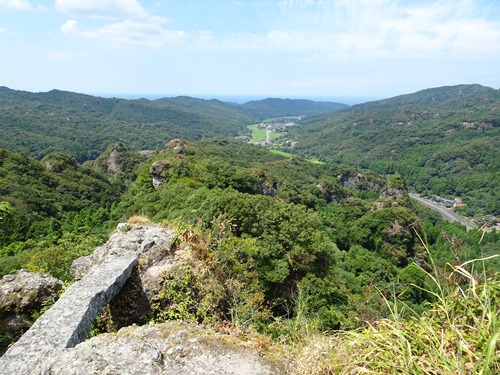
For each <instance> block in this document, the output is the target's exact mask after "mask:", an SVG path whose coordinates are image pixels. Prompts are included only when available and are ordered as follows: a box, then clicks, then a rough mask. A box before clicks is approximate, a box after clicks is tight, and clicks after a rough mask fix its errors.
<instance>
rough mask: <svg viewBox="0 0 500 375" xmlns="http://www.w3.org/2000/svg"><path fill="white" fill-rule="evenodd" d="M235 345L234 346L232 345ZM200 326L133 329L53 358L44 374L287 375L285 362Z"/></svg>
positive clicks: (170, 324)
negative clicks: (263, 354)
mask: <svg viewBox="0 0 500 375" xmlns="http://www.w3.org/2000/svg"><path fill="white" fill-rule="evenodd" d="M230 340H232V341H230ZM238 341H239V340H237V339H235V338H229V337H227V336H224V335H222V334H217V333H215V332H213V331H210V330H208V329H204V328H202V327H200V326H197V325H194V324H189V323H184V322H179V321H171V322H167V323H163V324H156V325H146V326H141V327H137V326H131V327H126V328H122V329H121V330H120V331H119V332H118V333H116V334H103V335H100V336H97V337H93V338H92V339H90V340H88V341H85V342H83V343H81V344H79V345H77V346H76V347H74V348H72V349H66V350H64V351H61V352H58V353H54V354H53V355H52V356H50V357H49V358H48V360H46V361H45V363H44V364H43V366H42V367H41V368H40V373H43V374H61V375H63V374H64V375H65V374H74V375H80V374H81V375H93V374H95V375H97V374H121V375H128V374H130V375H136V374H144V375H146V374H148V375H149V374H151V375H152V374H158V375H160V374H204V375H219V374H226V375H230V374H234V375H238V374H240V375H254V374H255V375H257V374H259V375H266V374H269V375H271V374H273V375H274V374H278V375H279V374H284V373H285V369H284V365H283V363H282V362H277V361H270V360H268V359H266V357H264V356H262V355H261V354H260V353H259V352H257V351H256V350H252V349H248V348H244V346H243V343H242V342H238Z"/></svg>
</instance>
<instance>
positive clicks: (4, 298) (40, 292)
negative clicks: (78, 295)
mask: <svg viewBox="0 0 500 375" xmlns="http://www.w3.org/2000/svg"><path fill="white" fill-rule="evenodd" d="M62 288H63V283H62V281H60V280H57V279H56V278H54V277H52V276H50V275H48V274H39V273H33V272H28V271H26V270H20V271H19V273H17V274H16V275H5V276H4V277H3V278H2V279H1V280H0V335H7V336H9V337H12V338H13V339H16V338H18V336H20V335H21V334H22V333H23V332H24V331H26V330H27V329H28V328H29V327H30V326H31V324H32V323H33V318H32V316H33V313H35V312H37V311H39V310H40V309H41V308H42V307H43V305H44V303H45V302H46V301H48V300H49V299H51V298H54V299H55V298H57V297H58V292H59V291H60V290H61V289H62Z"/></svg>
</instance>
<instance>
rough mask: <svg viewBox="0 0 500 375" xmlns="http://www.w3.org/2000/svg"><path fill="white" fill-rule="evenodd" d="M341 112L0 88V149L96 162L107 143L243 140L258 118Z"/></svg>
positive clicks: (295, 104)
mask: <svg viewBox="0 0 500 375" xmlns="http://www.w3.org/2000/svg"><path fill="white" fill-rule="evenodd" d="M343 107H344V105H341V104H337V103H327V102H314V101H309V100H288V99H287V100H282V99H266V100H261V101H255V102H249V103H248V104H246V105H233V104H229V103H224V102H221V101H219V100H215V99H213V100H203V99H196V98H191V97H187V96H180V97H175V98H162V99H157V100H148V99H137V100H126V99H118V98H111V99H110V98H100V97H95V96H90V95H84V94H78V93H73V92H66V91H59V90H52V91H49V92H44V93H31V92H26V91H18V90H12V89H9V88H7V87H2V88H0V131H1V132H2V134H3V136H2V138H1V139H0V147H1V148H5V149H8V150H10V151H13V152H23V153H26V154H27V155H30V156H32V157H35V158H41V157H43V156H44V155H46V154H47V153H49V152H66V153H69V154H71V155H73V156H74V157H75V158H76V159H77V160H78V161H79V162H83V161H85V160H91V159H95V158H96V157H97V156H99V155H100V154H101V153H102V152H103V151H104V150H105V149H106V148H107V147H108V146H109V145H110V144H112V143H117V142H122V143H124V144H126V145H127V146H128V147H130V148H132V149H136V150H141V149H142V150H144V149H159V148H161V147H162V146H163V144H164V143H165V142H166V141H168V140H169V139H172V138H182V139H186V140H190V141H194V140H199V139H202V138H207V137H213V136H218V135H223V136H226V137H236V136H240V135H248V129H247V128H246V126H247V125H250V124H253V123H256V122H257V121H260V120H261V119H263V118H268V117H277V116H285V115H289V114H293V115H310V114H318V113H324V112H328V111H333V110H336V109H338V108H343Z"/></svg>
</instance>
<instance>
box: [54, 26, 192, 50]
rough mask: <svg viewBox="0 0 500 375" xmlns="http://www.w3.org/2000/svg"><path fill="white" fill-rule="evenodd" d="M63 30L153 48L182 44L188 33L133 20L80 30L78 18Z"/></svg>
mask: <svg viewBox="0 0 500 375" xmlns="http://www.w3.org/2000/svg"><path fill="white" fill-rule="evenodd" d="M61 32H63V33H64V34H66V35H73V36H80V37H86V38H92V39H103V40H107V41H111V42H114V43H123V44H134V45H142V46H147V47H152V48H160V47H162V46H166V45H175V44H182V43H184V42H185V41H186V38H187V36H186V33H185V32H183V31H172V30H166V29H163V28H162V27H161V26H160V25H158V24H154V23H145V22H136V21H131V20H125V21H122V22H116V23H111V24H107V25H104V26H102V27H100V28H96V29H90V30H80V29H79V28H78V26H77V21H76V20H69V21H66V22H65V23H64V24H63V25H62V26H61Z"/></svg>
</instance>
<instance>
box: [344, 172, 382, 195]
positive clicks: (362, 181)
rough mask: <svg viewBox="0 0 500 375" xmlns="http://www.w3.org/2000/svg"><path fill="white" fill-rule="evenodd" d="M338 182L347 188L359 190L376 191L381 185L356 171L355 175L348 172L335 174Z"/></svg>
mask: <svg viewBox="0 0 500 375" xmlns="http://www.w3.org/2000/svg"><path fill="white" fill-rule="evenodd" d="M337 179H338V180H339V182H340V184H341V185H342V186H343V187H345V188H347V189H359V190H368V191H373V192H378V191H379V190H380V189H381V188H382V185H381V184H380V183H378V182H376V181H374V180H373V179H372V178H370V177H368V176H365V175H364V174H362V173H358V174H357V175H355V176H352V175H350V174H341V175H339V176H337Z"/></svg>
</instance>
